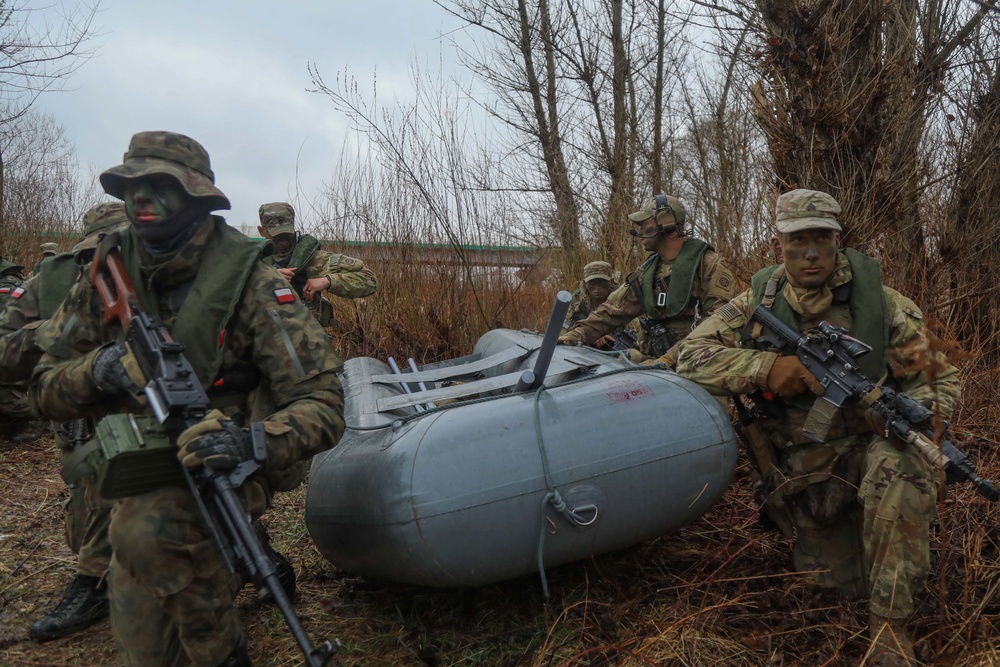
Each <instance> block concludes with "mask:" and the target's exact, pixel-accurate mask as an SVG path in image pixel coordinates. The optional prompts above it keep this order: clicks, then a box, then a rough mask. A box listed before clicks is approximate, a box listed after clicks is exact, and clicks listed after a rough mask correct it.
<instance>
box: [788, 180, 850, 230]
mask: <svg viewBox="0 0 1000 667" xmlns="http://www.w3.org/2000/svg"><path fill="white" fill-rule="evenodd" d="M839 213H840V204H838V203H837V200H836V199H834V198H833V197H831V196H830V195H828V194H826V193H825V192H820V191H819V190H802V189H799V190H792V191H791V192H786V193H785V194H783V195H781V196H780V197H778V205H777V218H776V219H775V225H776V226H777V227H778V231H779V232H781V233H782V234H788V233H790V232H798V231H801V230H803V229H817V228H819V229H836V230H837V231H838V232H839V231H842V228H841V226H840V223H838V222H837V215H838V214H839Z"/></svg>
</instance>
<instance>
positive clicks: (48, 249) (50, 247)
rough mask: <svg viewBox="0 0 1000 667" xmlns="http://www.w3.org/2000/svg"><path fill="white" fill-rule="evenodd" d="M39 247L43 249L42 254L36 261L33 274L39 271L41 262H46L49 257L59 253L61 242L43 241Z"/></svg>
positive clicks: (32, 270)
mask: <svg viewBox="0 0 1000 667" xmlns="http://www.w3.org/2000/svg"><path fill="white" fill-rule="evenodd" d="M38 249H39V250H41V251H42V256H41V257H39V258H38V261H37V262H35V266H34V267H32V269H31V273H32V274H35V273H37V272H38V267H39V265H41V263H42V262H44V261H45V260H46V259H48V258H49V257H53V256H55V255H58V254H59V244H58V243H52V242H49V243H42V244H40V245H39V246H38Z"/></svg>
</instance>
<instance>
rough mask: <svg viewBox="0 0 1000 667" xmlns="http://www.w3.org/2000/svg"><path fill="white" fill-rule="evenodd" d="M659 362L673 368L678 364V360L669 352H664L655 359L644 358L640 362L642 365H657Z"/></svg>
mask: <svg viewBox="0 0 1000 667" xmlns="http://www.w3.org/2000/svg"><path fill="white" fill-rule="evenodd" d="M657 364H661V365H663V366H666V367H667V368H673V367H674V366H676V365H677V362H676V361H674V359H673V358H672V357H671V356H670V355H669V354H664V355H663V356H662V357H656V358H655V359H643V360H642V361H640V362H639V365H640V366H656V365H657Z"/></svg>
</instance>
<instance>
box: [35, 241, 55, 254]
mask: <svg viewBox="0 0 1000 667" xmlns="http://www.w3.org/2000/svg"><path fill="white" fill-rule="evenodd" d="M38 247H39V248H40V249H41V251H42V254H43V255H54V254H56V253H57V252H59V244H58V243H43V244H41V245H40V246H38Z"/></svg>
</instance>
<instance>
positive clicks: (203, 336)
mask: <svg viewBox="0 0 1000 667" xmlns="http://www.w3.org/2000/svg"><path fill="white" fill-rule="evenodd" d="M152 174H167V175H170V176H173V177H174V178H175V179H176V180H177V181H178V182H179V183H180V185H181V187H182V188H183V189H184V190H185V191H186V193H187V195H188V196H189V197H190V198H191V199H192V200H197V202H198V203H199V204H203V206H204V208H205V209H207V210H218V209H221V208H229V201H228V199H227V198H226V197H225V195H224V194H222V192H221V191H220V190H218V189H217V188H216V187H215V186H214V174H213V173H212V171H211V169H210V167H209V161H208V154H207V153H206V152H205V150H204V148H202V146H201V145H200V144H198V143H197V142H195V141H194V140H192V139H189V138H188V137H184V136H183V135H177V134H173V133H166V132H144V133H140V134H137V135H135V136H134V137H133V138H132V142H131V144H130V146H129V152H128V153H126V154H125V161H124V164H123V165H121V166H119V167H115V168H112V169H110V170H108V171H106V172H104V174H102V175H101V184H102V185H103V186H104V189H105V191H106V192H108V193H109V194H111V195H112V196H115V197H118V198H123V197H124V185H125V182H126V181H127V180H128V179H140V178H142V177H144V176H148V175H152ZM189 201H190V200H189ZM209 206H211V208H209ZM156 224H163V223H156ZM194 225H196V230H195V232H194V234H193V236H192V237H191V238H190V240H189V241H187V243H185V244H184V245H183V246H181V248H180V249H179V250H176V251H174V252H169V253H166V254H162V255H150V254H149V253H148V252H147V251H146V250H145V246H144V245H143V242H142V240H141V239H140V238H139V236H138V234H137V232H136V229H135V227H134V225H133V227H130V228H129V229H128V231H127V232H125V233H123V234H122V235H121V242H122V245H121V249H122V259H123V261H124V262H125V264H126V267H128V268H129V273H130V274H131V275H132V278H133V283H135V285H136V289H137V291H139V292H140V300H141V301H142V302H143V304H144V307H146V308H147V309H148V310H155V311H156V312H155V314H157V315H159V317H160V318H161V319H162V320H163V322H164V324H165V325H166V326H167V328H168V329H170V330H171V333H172V334H173V336H174V337H175V338H176V339H177V340H179V341H180V342H181V343H183V344H184V345H185V347H186V354H187V355H188V356H189V359H191V360H192V365H194V367H195V370H196V372H198V376H199V380H200V381H201V382H202V384H203V386H205V387H206V389H207V390H208V391H209V396H210V397H211V398H212V400H213V404H216V403H217V402H218V405H219V406H225V405H233V404H234V402H233V401H232V400H230V399H231V398H232V397H231V396H225V395H222V396H219V395H213V392H212V391H211V389H210V388H211V387H212V385H213V384H215V380H216V377H225V376H226V375H227V374H228V373H230V372H231V371H234V370H238V369H241V368H247V367H250V368H255V369H257V370H259V372H260V374H261V382H260V385H259V387H258V388H257V390H256V391H255V392H254V393H255V394H256V395H258V396H259V395H260V393H261V392H265V391H266V393H267V394H268V395H269V400H268V401H266V402H267V403H268V404H270V405H272V406H274V408H273V411H272V412H270V414H266V415H265V417H264V418H263V419H262V421H263V424H264V428H265V432H266V437H267V449H268V461H267V464H266V465H265V467H264V469H263V470H262V471H260V472H258V473H256V474H255V475H253V476H252V477H251V478H249V479H248V480H247V481H246V482H244V483H243V484H242V485H241V486H240V488H239V489H238V492H239V494H240V496H241V498H242V500H243V502H244V504H245V506H246V507H247V509H248V512H249V513H250V515H251V516H252V517H257V516H259V515H260V514H261V513H262V512H263V511H264V510H265V509H266V507H267V506H268V505H269V504H270V499H271V497H272V493H273V484H272V479H273V477H272V473H280V472H281V471H283V470H287V469H289V468H291V467H294V466H296V465H297V464H298V462H300V461H304V460H307V459H309V458H310V457H311V456H312V455H314V454H316V453H317V452H320V451H323V450H325V449H328V448H330V447H332V446H333V445H334V444H336V442H337V441H338V440H339V439H340V436H341V435H342V434H343V430H344V422H343V394H342V390H341V387H340V382H339V381H338V379H337V376H336V373H337V371H338V370H339V368H340V367H341V366H342V362H341V360H340V359H339V358H338V357H337V355H336V354H335V353H334V352H333V351H332V349H331V347H330V342H329V339H328V338H327V336H326V335H325V333H324V332H323V330H322V329H321V328H320V327H319V326H318V325H317V324H316V322H315V321H314V320H313V319H312V318H310V317H308V316H307V312H308V311H307V310H306V308H305V306H304V305H303V304H302V302H301V301H300V300H299V299H298V298H296V297H295V296H294V295H293V294H291V293H290V290H289V288H288V282H287V281H286V280H285V279H284V278H283V277H281V275H280V274H278V273H277V271H275V270H274V269H273V268H271V267H270V266H268V265H267V264H265V263H263V262H261V261H258V260H257V259H255V258H256V257H257V256H258V255H259V253H260V250H261V244H258V243H256V242H254V241H251V240H249V239H247V238H246V237H245V236H243V235H242V234H240V233H239V232H236V231H235V230H233V229H232V228H230V227H228V226H227V225H226V224H225V222H224V221H223V220H222V219H221V218H218V217H216V216H208V215H207V214H206V218H205V219H204V220H202V221H200V222H197V221H196V222H194ZM237 255H238V256H239V257H240V259H233V258H234V257H235V256H237ZM244 258H246V259H248V261H244ZM234 265H238V266H239V267H240V271H241V272H242V273H235V272H231V271H230V269H231V267H233V266H234ZM220 293H223V294H222V295H221V296H220ZM222 297H225V298H226V299H231V302H230V305H231V307H232V309H230V310H228V311H226V310H223V311H221V313H220V314H218V315H211V316H204V315H203V313H208V314H210V313H209V310H208V309H206V308H205V307H203V304H206V303H207V304H209V305H212V304H217V303H218V302H217V301H215V300H216V299H218V298H222ZM199 300H201V304H202V305H198V306H197V307H198V308H201V310H200V311H199V312H198V313H192V312H190V310H185V305H186V304H191V303H192V302H193V303H195V304H197V303H198V301H199ZM150 304H152V307H150ZM194 307H195V306H192V308H194ZM103 312H104V308H103V305H102V303H101V300H100V297H99V296H98V294H97V291H96V290H95V289H94V288H92V286H91V285H90V284H89V283H85V282H80V283H77V285H75V286H74V287H73V289H72V290H71V292H70V295H69V297H68V298H67V300H66V301H65V302H64V304H63V305H62V307H61V308H60V309H59V311H58V312H56V314H55V315H54V316H53V317H52V318H51V319H50V320H49V322H48V324H47V325H46V326H45V327H44V328H43V331H42V332H40V334H39V341H38V343H39V346H40V347H42V349H43V350H44V351H45V355H44V356H43V357H42V360H41V362H40V364H39V367H38V369H37V371H36V373H35V376H34V380H35V381H34V382H33V383H32V386H31V391H32V397H33V399H34V401H35V402H36V403H37V405H38V407H39V409H40V410H41V411H42V412H44V413H45V414H47V415H49V416H50V417H52V418H54V419H75V418H79V417H85V416H101V415H104V414H109V413H115V412H119V413H120V412H147V413H148V410H147V409H146V408H145V407H144V406H142V405H140V404H139V402H138V401H137V400H136V399H135V398H132V397H131V396H127V395H120V394H108V393H105V392H103V391H101V390H100V389H99V388H98V386H97V384H96V382H95V376H94V369H93V366H94V360H95V359H96V358H97V357H98V356H99V354H100V352H101V351H102V347H101V346H102V345H104V344H106V343H110V342H113V341H117V340H119V339H120V338H121V336H122V333H121V331H120V330H119V329H118V328H116V327H114V326H109V325H106V324H104V323H103ZM227 312H228V314H226V313H227ZM217 326H219V327H220V328H218V329H216V327H217ZM201 355H207V359H208V360H209V361H210V362H211V363H199V362H197V361H194V360H196V359H198V357H199V356H201ZM211 360H214V362H213V361H211ZM214 364H218V365H217V366H215V365H214ZM213 368H214V370H213ZM199 369H201V370H199ZM236 391H237V392H245V388H240V387H237V388H236ZM237 398H240V397H239V396H238V397H237ZM243 398H245V399H246V402H249V400H250V397H248V396H245V395H244V396H243ZM243 402H244V401H237V402H236V403H235V404H236V405H239V404H241V403H243ZM224 409H226V410H230V408H224ZM234 418H236V419H240V411H239V410H238V409H237V410H236V411H235V412H234ZM279 477H280V475H279ZM110 536H111V544H112V547H113V549H114V557H113V559H112V562H111V569H110V572H109V579H110V591H111V592H110V596H111V617H112V630H113V633H114V636H115V640H116V643H117V645H118V648H119V650H120V651H121V652H122V654H123V656H124V658H125V663H126V664H127V665H189V664H194V665H219V664H223V663H224V662H225V663H228V662H230V661H231V660H232V659H233V657H234V656H236V655H237V653H239V654H241V655H243V656H244V657H243V659H242V660H243V662H240V663H239V664H248V663H247V662H246V659H245V652H244V651H243V650H242V649H241V648H240V646H241V644H242V640H241V637H242V631H241V628H240V624H239V621H238V619H237V618H236V613H235V610H234V608H233V600H234V597H235V594H236V593H237V591H238V590H239V587H240V586H241V584H242V582H240V581H238V580H237V579H238V578H237V577H235V576H234V575H232V573H230V572H229V571H228V569H227V568H226V566H225V563H224V561H223V559H222V556H221V554H220V553H219V552H218V550H217V548H216V546H215V544H214V542H213V540H212V538H211V537H210V536H209V534H208V532H207V529H206V527H205V525H204V523H203V520H202V519H201V516H200V513H199V511H198V509H197V507H196V505H195V500H194V498H193V496H192V495H191V494H190V492H189V491H188V490H187V489H183V488H161V489H157V490H154V491H150V492H147V493H144V494H141V495H138V496H133V497H130V498H125V499H122V500H116V501H115V510H114V512H113V514H112V520H111V528H110ZM234 647H235V648H234Z"/></svg>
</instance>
